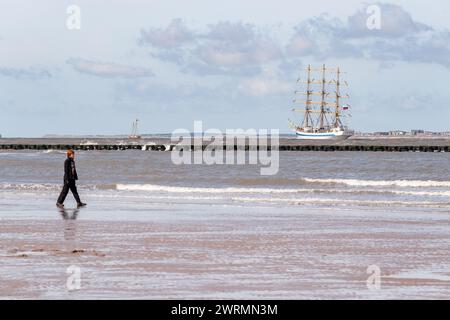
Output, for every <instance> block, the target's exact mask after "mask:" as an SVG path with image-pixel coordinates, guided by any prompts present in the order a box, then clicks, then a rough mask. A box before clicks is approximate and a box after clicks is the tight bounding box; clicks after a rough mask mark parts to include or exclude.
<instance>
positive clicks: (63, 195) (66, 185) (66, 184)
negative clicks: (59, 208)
mask: <svg viewBox="0 0 450 320" xmlns="http://www.w3.org/2000/svg"><path fill="white" fill-rule="evenodd" d="M69 190H70V191H72V194H73V197H74V198H75V200H76V202H77V203H81V200H80V196H79V195H78V191H77V186H76V185H75V180H71V181H68V182H64V186H63V188H62V190H61V194H60V195H59V198H58V203H59V204H63V203H64V200H66V197H67V194H68V193H69Z"/></svg>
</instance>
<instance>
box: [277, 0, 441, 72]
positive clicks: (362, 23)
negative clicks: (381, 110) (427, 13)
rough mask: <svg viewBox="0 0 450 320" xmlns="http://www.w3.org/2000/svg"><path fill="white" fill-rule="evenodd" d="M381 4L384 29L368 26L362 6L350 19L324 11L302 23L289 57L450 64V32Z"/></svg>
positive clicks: (292, 38)
mask: <svg viewBox="0 0 450 320" xmlns="http://www.w3.org/2000/svg"><path fill="white" fill-rule="evenodd" d="M377 6H378V7H379V8H380V13H381V29H380V30H376V29H375V30H370V29H369V28H367V25H366V23H367V19H368V17H369V14H367V13H366V10H365V9H364V10H363V9H361V10H359V11H358V12H356V13H355V14H354V15H352V16H350V17H349V18H348V20H347V22H344V21H342V20H340V19H337V18H333V17H330V16H329V15H326V14H324V15H321V16H319V17H316V18H312V19H309V20H306V21H303V22H301V23H299V24H298V25H297V26H296V28H295V32H294V35H293V36H292V37H291V39H290V41H289V43H288V44H287V45H286V54H287V56H288V57H293V56H296V57H309V56H313V57H314V58H316V59H317V60H324V59H328V58H363V59H371V60H376V61H380V62H381V63H387V62H392V61H405V62H419V63H420V62H421V63H437V64H440V65H443V66H445V67H447V68H450V34H449V32H446V31H436V30H434V29H433V28H432V27H430V26H427V25H425V24H422V23H420V22H417V21H415V20H414V19H413V18H412V17H411V15H410V14H409V13H408V12H406V11H405V10H404V9H403V8H402V7H400V6H397V5H392V4H381V3H378V4H377Z"/></svg>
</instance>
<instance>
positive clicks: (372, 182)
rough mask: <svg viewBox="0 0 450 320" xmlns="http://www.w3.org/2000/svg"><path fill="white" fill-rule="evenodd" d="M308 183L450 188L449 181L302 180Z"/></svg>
mask: <svg viewBox="0 0 450 320" xmlns="http://www.w3.org/2000/svg"><path fill="white" fill-rule="evenodd" d="M303 180H304V181H306V182H309V183H316V184H343V185H347V186H353V187H390V186H397V187H410V188H421V187H425V188H426V187H450V181H435V180H357V179H309V178H304V179H303Z"/></svg>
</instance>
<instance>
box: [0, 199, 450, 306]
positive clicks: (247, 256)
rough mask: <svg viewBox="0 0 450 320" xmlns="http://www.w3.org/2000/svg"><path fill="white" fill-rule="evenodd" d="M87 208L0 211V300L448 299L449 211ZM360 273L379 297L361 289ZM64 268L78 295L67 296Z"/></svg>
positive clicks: (6, 206) (29, 204)
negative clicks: (75, 274) (374, 283)
mask: <svg viewBox="0 0 450 320" xmlns="http://www.w3.org/2000/svg"><path fill="white" fill-rule="evenodd" d="M30 197H31V196H30ZM87 200H88V201H89V203H90V205H89V208H85V209H82V210H80V211H78V213H76V212H74V211H73V210H72V211H71V210H68V212H67V215H68V216H65V217H64V216H63V215H62V214H61V213H60V212H58V211H57V210H56V209H53V210H52V209H48V208H46V206H45V201H39V202H37V203H36V202H33V201H32V199H30V198H28V197H25V198H24V201H23V205H22V206H21V208H20V209H19V208H18V207H17V205H15V204H14V203H11V202H9V201H8V199H2V200H1V202H2V203H1V204H2V205H1V207H0V208H1V209H0V210H1V211H0V215H1V223H0V235H1V245H0V259H1V264H0V274H1V276H0V282H1V286H0V297H1V298H4V299H5V298H6V299H16V298H26V299H36V298H45V299H92V298H99V299H110V298H112V299H116V298H125V299H128V298H137V299H172V298H178V299H311V298H312V299H361V298H364V299H381V298H384V299H386V298H387V299H423V298H425V299H448V298H449V290H450V271H449V270H450V259H449V255H448V254H449V248H450V222H449V219H448V215H449V212H436V213H433V214H430V213H429V212H427V213H422V212H420V210H403V211H401V212H397V213H393V212H391V211H389V210H386V209H374V210H371V211H360V212H358V211H354V210H345V209H338V210H337V209H313V208H301V209H299V208H295V209H292V208H285V209H280V210H277V211H276V212H274V211H273V208H264V207H254V208H239V207H227V206H214V205H204V206H199V205H171V204H163V203H153V204H147V205H141V206H139V209H138V210H134V212H130V211H129V210H127V207H129V206H136V203H124V202H120V203H115V202H111V205H110V206H111V208H104V207H103V208H102V207H100V206H99V205H98V203H97V201H96V199H94V198H92V199H87ZM113 208H114V210H113ZM74 213H75V214H77V216H76V219H71V217H72V218H73V214H74ZM371 265H377V266H379V268H380V270H381V276H382V277H381V286H380V289H379V290H377V289H374V290H369V289H368V287H367V283H366V281H367V278H368V277H369V275H368V274H367V268H368V266H371ZM70 266H76V267H79V268H80V270H81V287H80V289H79V290H72V291H71V290H68V289H67V286H66V282H67V278H68V274H67V268H69V267H70Z"/></svg>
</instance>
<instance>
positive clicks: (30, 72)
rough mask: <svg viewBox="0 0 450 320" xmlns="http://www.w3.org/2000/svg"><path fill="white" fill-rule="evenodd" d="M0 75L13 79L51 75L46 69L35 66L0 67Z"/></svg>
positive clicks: (38, 77) (35, 78)
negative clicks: (25, 67)
mask: <svg viewBox="0 0 450 320" xmlns="http://www.w3.org/2000/svg"><path fill="white" fill-rule="evenodd" d="M0 75H1V76H5V77H12V78H15V79H31V80H37V79H46V78H47V79H48V78H51V77H52V74H51V73H50V72H49V71H47V70H41V69H36V68H27V69H24V68H8V67H0Z"/></svg>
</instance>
